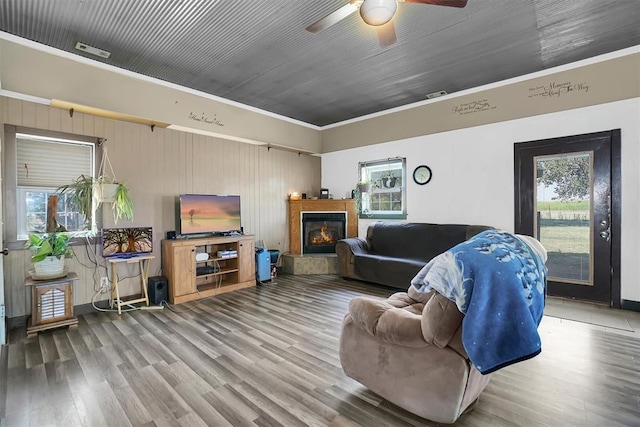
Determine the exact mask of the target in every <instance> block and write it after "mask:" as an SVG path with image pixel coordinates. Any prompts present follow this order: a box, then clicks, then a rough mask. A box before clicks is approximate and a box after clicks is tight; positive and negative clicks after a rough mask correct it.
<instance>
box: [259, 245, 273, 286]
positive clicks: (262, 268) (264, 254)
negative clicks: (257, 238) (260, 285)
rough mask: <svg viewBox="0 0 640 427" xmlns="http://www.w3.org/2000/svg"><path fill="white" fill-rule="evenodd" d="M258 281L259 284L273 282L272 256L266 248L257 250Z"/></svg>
mask: <svg viewBox="0 0 640 427" xmlns="http://www.w3.org/2000/svg"><path fill="white" fill-rule="evenodd" d="M256 280H257V281H258V282H266V281H267V280H271V255H270V254H269V251H267V250H266V249H264V248H258V249H256Z"/></svg>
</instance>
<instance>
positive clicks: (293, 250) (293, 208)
mask: <svg viewBox="0 0 640 427" xmlns="http://www.w3.org/2000/svg"><path fill="white" fill-rule="evenodd" d="M303 213H305V214H308V213H320V214H325V213H338V214H344V216H345V218H346V231H343V233H346V234H345V237H357V236H358V214H357V212H356V201H355V199H336V200H334V199H318V200H310V199H302V200H289V219H288V223H289V250H288V251H287V252H288V254H285V255H288V256H301V255H303V254H304V253H305V252H303V244H304V233H303V232H302V214H303ZM327 225H329V223H327ZM321 227H322V224H320V228H321ZM325 232H326V231H325ZM316 253H317V252H316ZM326 255H328V256H335V249H333V248H332V249H331V251H330V252H327V253H326ZM283 256H284V255H283ZM312 258H317V257H312Z"/></svg>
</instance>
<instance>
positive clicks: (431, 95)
mask: <svg viewBox="0 0 640 427" xmlns="http://www.w3.org/2000/svg"><path fill="white" fill-rule="evenodd" d="M446 94H447V92H445V91H444V90H439V91H437V92H431V93H428V94H427V99H433V98H438V97H440V96H445V95H446Z"/></svg>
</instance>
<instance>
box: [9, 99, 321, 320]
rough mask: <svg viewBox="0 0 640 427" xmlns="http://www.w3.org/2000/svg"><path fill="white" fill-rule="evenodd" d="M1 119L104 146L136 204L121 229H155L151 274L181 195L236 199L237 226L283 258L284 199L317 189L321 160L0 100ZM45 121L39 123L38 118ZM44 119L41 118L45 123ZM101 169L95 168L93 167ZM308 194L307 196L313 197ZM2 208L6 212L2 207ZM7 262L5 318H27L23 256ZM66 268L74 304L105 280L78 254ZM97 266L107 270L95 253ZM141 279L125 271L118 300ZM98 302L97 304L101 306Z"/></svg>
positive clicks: (107, 222) (108, 218)
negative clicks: (73, 277) (72, 275)
mask: <svg viewBox="0 0 640 427" xmlns="http://www.w3.org/2000/svg"><path fill="white" fill-rule="evenodd" d="M0 102H2V107H3V108H2V111H1V114H2V117H3V118H4V121H5V122H6V123H7V124H14V125H19V126H31V127H46V128H47V130H56V131H61V132H69V133H75V134H80V135H89V136H97V137H101V138H106V139H107V146H108V147H109V157H110V159H111V162H112V165H113V168H114V171H115V172H116V175H117V177H118V179H119V180H122V181H126V182H127V183H128V184H129V185H130V187H131V189H132V195H133V197H134V204H135V206H136V207H135V216H134V219H133V221H132V222H127V221H122V223H120V221H119V222H118V225H122V226H128V225H130V224H134V225H141V226H142V225H151V226H153V227H154V248H155V250H154V255H156V259H155V260H153V261H152V262H151V265H150V275H155V274H158V273H160V271H161V268H160V263H161V250H160V241H161V240H162V239H163V238H164V237H165V233H166V231H168V230H174V229H175V197H176V196H177V195H178V194H181V193H194V192H198V193H207V194H209V193H210V194H240V196H241V198H242V222H243V227H244V228H245V232H246V233H250V234H254V235H255V236H256V237H255V239H256V240H264V241H265V244H266V245H267V246H268V247H269V248H270V249H279V250H280V251H281V253H284V252H286V250H287V248H288V237H287V235H288V225H287V224H288V221H287V205H286V196H287V193H288V192H289V191H299V192H301V191H307V192H309V193H310V192H311V191H310V190H305V189H308V188H314V186H315V187H316V188H319V185H320V158H317V157H310V156H306V155H301V156H298V155H297V153H293V152H288V151H283V150H278V149H271V150H270V151H267V149H266V148H265V147H261V146H256V145H250V144H241V143H236V142H234V141H228V140H224V139H219V138H213V137H209V136H202V135H195V134H189V133H186V132H181V131H175V130H170V129H162V128H156V129H154V132H151V130H150V128H149V127H148V126H144V125H138V124H132V123H127V122H120V121H116V120H111V119H105V118H101V117H92V116H88V115H86V114H82V113H77V112H76V113H74V116H73V118H72V117H70V115H69V112H68V110H63V109H57V108H51V107H47V106H42V105H36V104H32V103H29V102H26V101H20V100H15V99H10V98H0ZM43 114H44V116H43ZM45 116H46V117H45ZM97 167H98V165H96V168H97ZM311 195H312V194H310V197H311ZM5 209H6V207H5ZM103 224H104V226H113V225H115V224H114V222H113V216H112V214H111V209H110V207H108V209H105V211H104V215H103ZM15 252H16V253H22V255H20V256H17V255H16V254H14V255H13V256H11V257H8V258H7V259H5V264H6V269H5V274H4V276H5V280H6V285H5V291H6V295H7V299H8V300H9V298H10V301H7V314H8V316H9V317H16V316H23V315H25V314H28V313H29V311H30V307H29V306H28V304H27V301H26V296H25V292H24V279H25V277H26V274H27V271H28V269H29V266H30V263H29V262H28V258H27V255H28V251H15ZM76 252H77V254H78V258H77V259H75V260H71V261H70V265H72V266H73V267H72V268H73V269H74V270H75V271H76V273H77V274H78V276H79V281H78V283H77V289H75V290H74V300H75V304H85V303H89V302H90V301H91V298H92V297H93V295H94V292H95V289H98V288H99V278H100V276H103V275H105V274H106V272H105V269H104V268H103V267H98V268H97V269H96V267H95V266H94V265H93V264H92V262H90V261H89V258H88V257H87V255H86V252H85V251H84V247H82V249H81V248H80V247H78V249H77V251H76ZM97 254H98V262H99V263H100V265H101V266H102V265H103V264H104V262H103V260H102V258H101V257H100V256H99V255H100V247H98V248H97ZM138 274H139V272H138V271H137V270H135V271H134V269H132V270H131V271H123V274H122V275H121V277H125V276H133V277H132V278H127V279H124V280H123V281H122V282H121V290H122V294H123V296H127V295H128V294H133V293H138V292H139V291H140V290H139V277H138ZM103 298H104V296H103V295H101V296H100V297H99V298H98V300H100V299H103Z"/></svg>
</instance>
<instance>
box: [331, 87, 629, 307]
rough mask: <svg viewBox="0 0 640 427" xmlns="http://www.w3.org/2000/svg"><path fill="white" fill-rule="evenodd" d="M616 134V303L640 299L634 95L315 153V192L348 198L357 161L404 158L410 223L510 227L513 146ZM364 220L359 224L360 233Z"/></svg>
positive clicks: (364, 224)
mask: <svg viewBox="0 0 640 427" xmlns="http://www.w3.org/2000/svg"><path fill="white" fill-rule="evenodd" d="M618 128H619V129H622V214H621V217H622V236H621V244H622V272H621V282H622V289H621V292H622V298H623V299H625V300H631V301H640V282H639V281H638V280H637V278H638V277H639V276H640V262H638V261H639V260H638V254H640V238H639V237H640V223H639V221H638V220H637V218H638V214H637V213H638V212H640V200H639V195H638V192H639V191H640V171H639V166H640V98H634V99H631V100H625V101H619V102H615V103H609V104H602V105H597V106H592V107H585V108H580V109H575V110H569V111H563V112H559V113H552V114H545V115H540V116H534V117H529V118H525V119H518V120H512V121H508V122H502V123H496V124H490V125H485V126H478V127H474V128H467V129H462V130H456V131H450V132H444V133H439V134H434V135H425V136H420V137H416V138H410V139H405V140H401V141H394V142H388V143H383V144H377V145H371V146H367V147H360V148H354V149H349V150H342V151H337V152H332V153H327V154H323V155H322V187H325V188H329V192H330V193H332V194H333V195H334V197H344V196H346V195H347V194H349V193H350V191H351V188H353V187H354V186H355V183H356V180H357V169H358V162H359V161H365V160H378V159H385V158H388V157H395V156H401V157H406V158H407V181H408V188H407V199H408V202H407V212H408V220H409V221H412V222H433V223H462V224H486V225H491V226H494V227H497V228H501V229H504V230H507V231H513V229H514V199H513V192H514V187H513V185H514V183H513V181H514V178H513V174H514V165H513V144H514V143H515V142H524V141H532V140H538V139H546V138H555V137H562V136H569V135H578V134H584V133H590V132H598V131H605V130H610V129H618ZM420 164H426V165H428V166H429V167H431V169H432V171H433V179H432V180H431V182H430V183H429V184H427V185H425V186H418V185H417V184H415V183H414V182H413V180H412V179H411V173H412V172H413V169H414V168H415V167H416V166H418V165H420ZM370 222H371V221H367V220H361V221H360V223H359V234H360V236H364V233H365V231H366V227H367V225H368V224H369V223H370Z"/></svg>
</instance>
